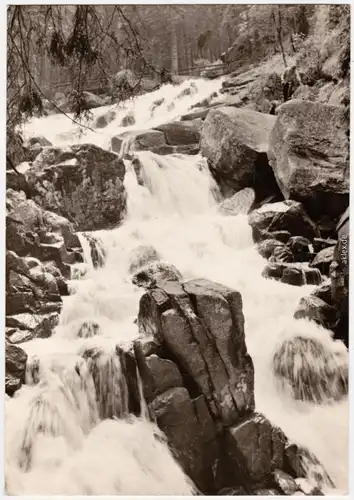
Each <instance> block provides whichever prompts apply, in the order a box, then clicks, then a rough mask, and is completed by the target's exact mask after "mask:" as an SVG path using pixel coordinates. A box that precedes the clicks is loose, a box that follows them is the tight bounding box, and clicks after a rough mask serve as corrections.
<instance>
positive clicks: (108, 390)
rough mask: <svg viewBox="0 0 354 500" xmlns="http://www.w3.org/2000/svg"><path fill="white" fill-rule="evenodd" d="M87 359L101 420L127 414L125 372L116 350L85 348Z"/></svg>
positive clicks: (127, 401)
mask: <svg viewBox="0 0 354 500" xmlns="http://www.w3.org/2000/svg"><path fill="white" fill-rule="evenodd" d="M83 357H84V358H85V359H86V360H87V364H88V370H89V372H90V374H91V375H92V378H93V381H94V386H95V389H96V401H97V405H98V411H99V416H100V418H101V420H104V419H105V418H113V417H117V418H122V417H124V416H127V415H128V414H129V393H128V386H127V382H126V379H125V373H124V372H123V369H122V364H121V360H120V357H119V355H117V353H116V350H115V349H112V350H111V352H104V350H102V349H100V348H93V349H87V350H86V351H85V352H84V354H83Z"/></svg>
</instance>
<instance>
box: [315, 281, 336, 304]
mask: <svg viewBox="0 0 354 500" xmlns="http://www.w3.org/2000/svg"><path fill="white" fill-rule="evenodd" d="M311 295H312V296H314V297H318V298H319V299H320V300H323V302H326V303H327V304H330V305H331V304H332V295H331V280H330V279H329V278H328V279H326V280H325V281H323V282H322V283H321V284H320V286H318V287H317V288H316V289H315V290H314V291H313V292H312V293H311Z"/></svg>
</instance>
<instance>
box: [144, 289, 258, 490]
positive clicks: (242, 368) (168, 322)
mask: <svg viewBox="0 0 354 500" xmlns="http://www.w3.org/2000/svg"><path fill="white" fill-rule="evenodd" d="M243 323H244V318H243V313H242V300H241V296H240V294H239V293H238V292H236V291H234V290H231V289H229V288H226V287H224V286H222V285H218V284H215V283H212V282H210V281H207V280H193V281H190V282H187V283H185V284H183V285H181V284H180V283H177V282H174V283H172V282H170V283H163V284H161V283H159V286H158V287H155V288H153V289H152V290H149V291H148V292H146V293H145V295H143V297H142V298H141V301H140V310H139V316H138V324H139V330H140V331H141V332H142V333H144V334H153V337H154V338H155V340H156V342H157V344H158V345H160V346H161V347H160V350H161V349H163V352H165V355H164V357H165V358H166V355H167V356H169V358H170V360H167V359H159V358H158V356H156V355H155V356H154V355H151V354H149V355H147V357H145V359H144V357H143V354H142V350H141V355H140V356H137V361H138V366H139V369H140V372H141V373H142V379H143V387H144V394H145V395H146V397H147V401H148V403H149V408H150V411H151V412H152V414H153V415H155V418H156V419H157V421H158V423H159V425H160V426H161V428H162V429H163V430H164V432H165V433H166V435H167V437H168V439H169V444H170V446H171V447H172V449H173V450H174V452H175V453H176V455H177V456H178V457H179V460H180V462H181V464H182V466H183V467H184V468H185V470H186V471H187V473H188V474H189V475H190V476H191V478H192V479H193V480H194V481H195V482H196V483H197V486H198V487H199V488H201V490H202V491H211V488H212V484H211V483H212V482H213V480H212V481H211V482H210V479H212V478H213V474H212V472H211V468H212V466H213V464H214V462H215V460H216V459H217V456H216V452H217V449H216V447H215V446H216V444H215V434H216V425H218V426H221V428H222V427H228V426H229V425H231V424H233V423H236V422H237V421H238V420H239V419H240V418H242V416H243V415H247V414H248V413H249V412H252V411H253V409H254V396H253V364H252V360H251V358H250V357H249V355H248V354H247V349H246V345H245V339H244V330H243ZM172 360H175V361H174V362H172ZM216 422H219V423H218V424H216Z"/></svg>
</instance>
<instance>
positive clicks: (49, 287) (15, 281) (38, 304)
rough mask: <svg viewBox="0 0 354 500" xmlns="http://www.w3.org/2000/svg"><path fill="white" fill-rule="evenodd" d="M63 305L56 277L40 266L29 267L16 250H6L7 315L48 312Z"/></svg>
mask: <svg viewBox="0 0 354 500" xmlns="http://www.w3.org/2000/svg"><path fill="white" fill-rule="evenodd" d="M61 306H62V300H61V297H60V294H59V290H58V286H57V282H56V280H55V278H54V277H53V276H52V275H51V274H49V273H46V272H44V270H43V269H39V270H38V268H37V267H34V268H29V266H28V265H27V263H26V261H25V260H24V259H22V258H21V257H19V256H18V255H16V254H15V253H14V252H11V251H7V253H6V314H7V315H15V314H19V313H23V312H29V313H32V314H46V313H49V312H58V311H60V309H61Z"/></svg>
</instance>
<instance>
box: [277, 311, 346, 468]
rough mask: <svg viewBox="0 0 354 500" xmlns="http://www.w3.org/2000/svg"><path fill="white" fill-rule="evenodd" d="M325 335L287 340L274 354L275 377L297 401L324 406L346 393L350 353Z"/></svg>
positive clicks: (299, 336)
mask: <svg viewBox="0 0 354 500" xmlns="http://www.w3.org/2000/svg"><path fill="white" fill-rule="evenodd" d="M298 321H299V322H300V321H302V320H298ZM303 327H304V329H305V328H308V323H307V326H303ZM300 328H301V323H299V330H300ZM315 328H316V327H315ZM323 335H324V338H323V339H321V340H320V339H316V338H311V337H305V336H301V335H298V336H296V337H293V338H290V339H286V340H284V341H283V342H282V343H280V344H279V346H278V348H277V350H276V352H275V354H274V358H273V370H274V374H275V376H276V377H277V379H278V381H279V383H280V384H281V386H282V387H283V388H284V389H285V390H287V391H288V390H290V391H291V394H292V396H293V397H294V398H295V399H299V400H301V401H312V402H314V403H316V404H321V403H323V402H329V401H338V400H340V399H341V398H343V397H344V396H345V395H346V394H347V391H348V353H347V352H346V351H345V348H344V346H343V345H342V346H340V345H336V344H334V343H333V341H332V340H331V339H330V338H327V337H325V335H326V332H324V334H323ZM297 476H298V477H300V474H297ZM295 477H296V476H295Z"/></svg>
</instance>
